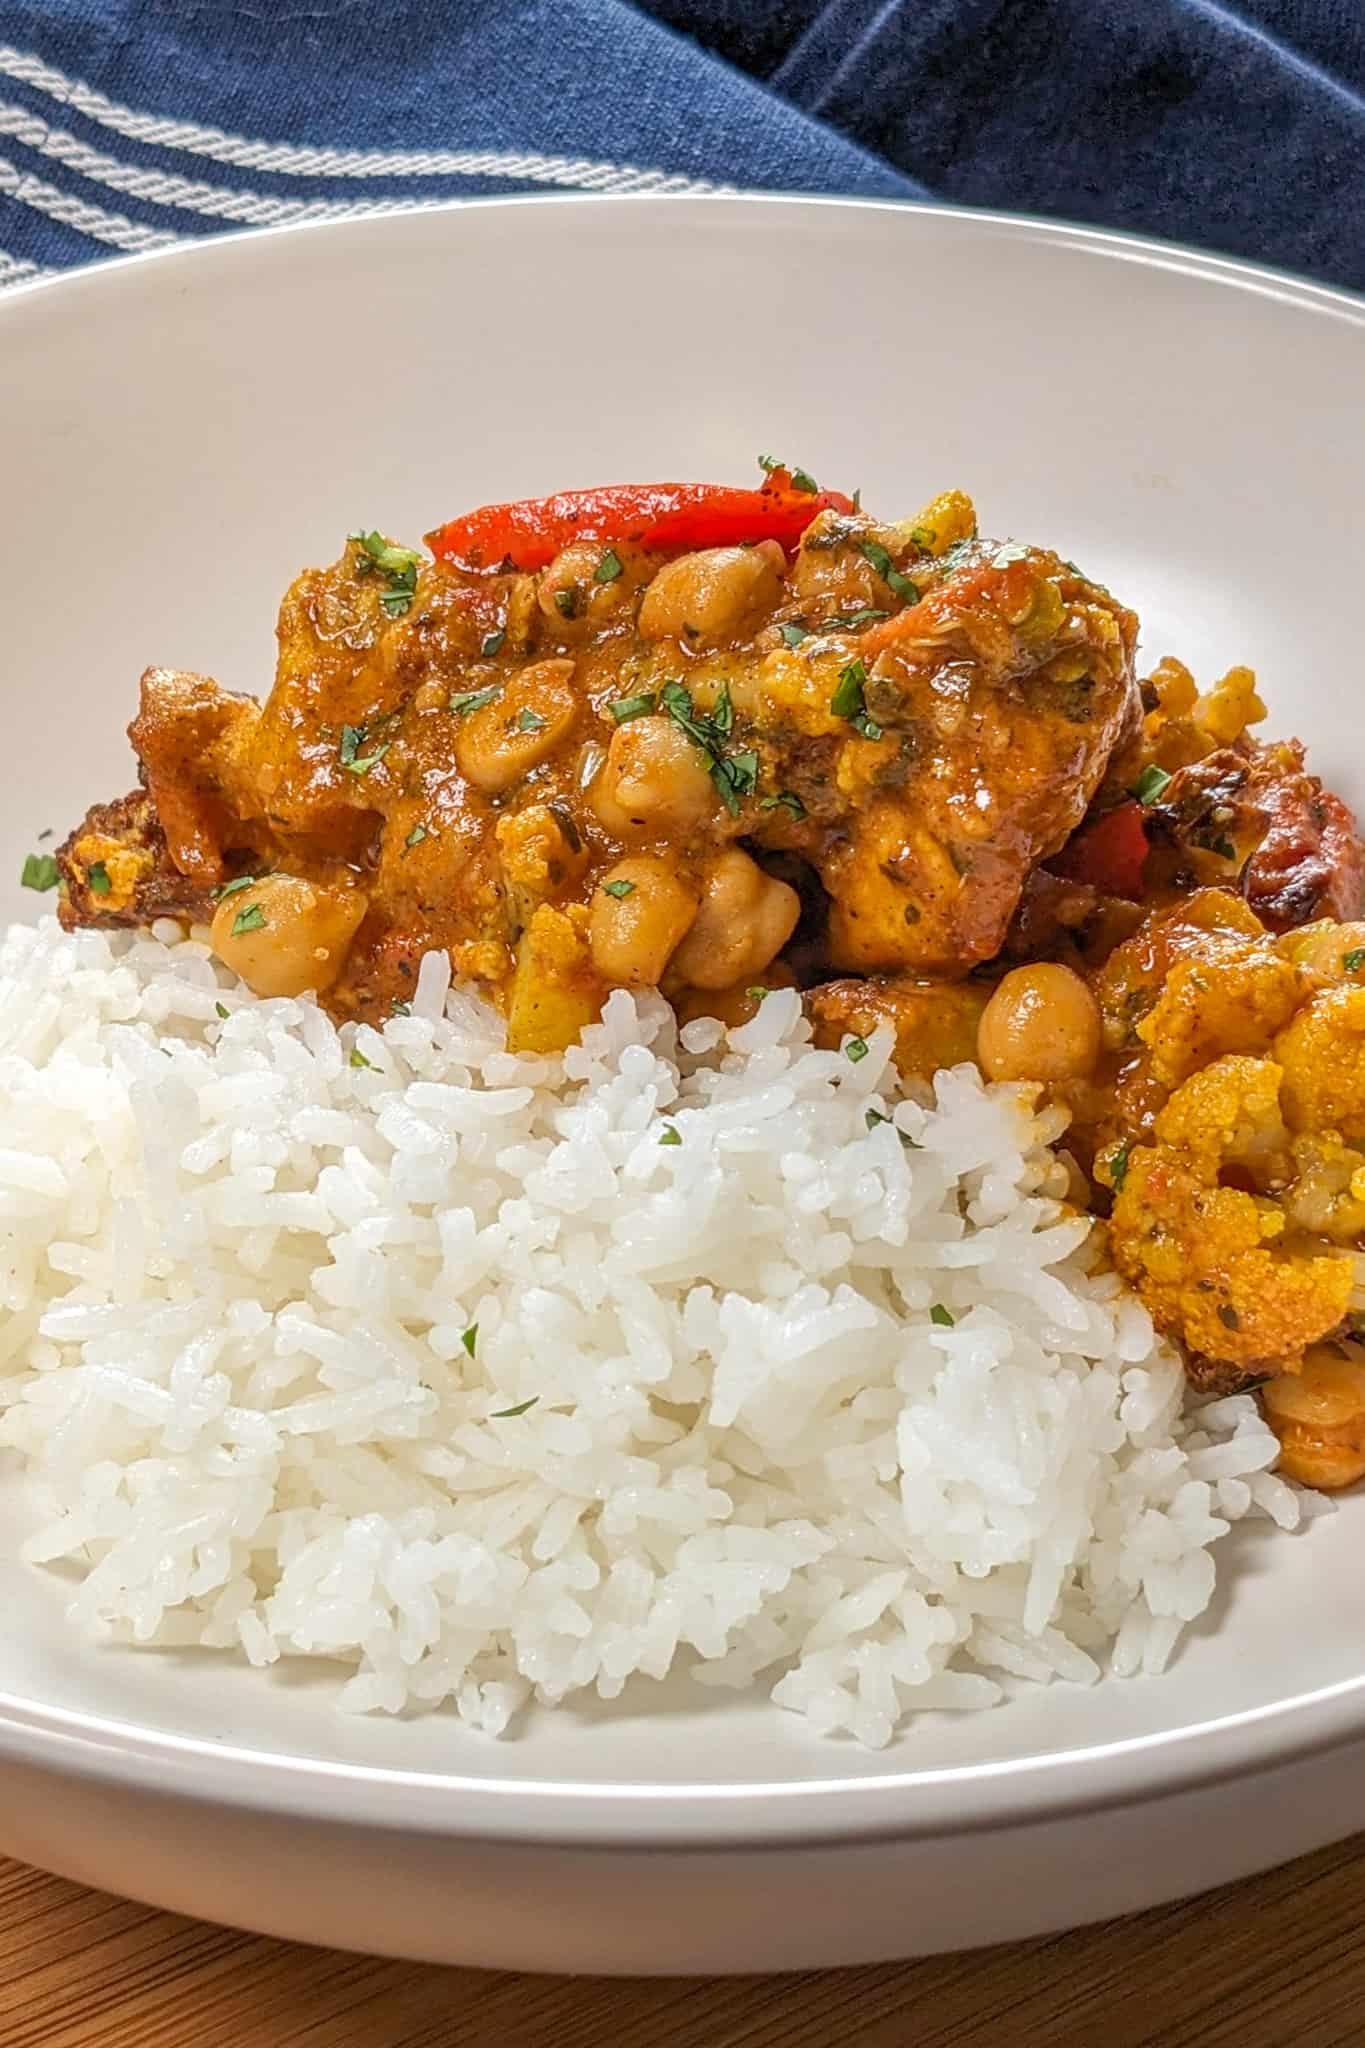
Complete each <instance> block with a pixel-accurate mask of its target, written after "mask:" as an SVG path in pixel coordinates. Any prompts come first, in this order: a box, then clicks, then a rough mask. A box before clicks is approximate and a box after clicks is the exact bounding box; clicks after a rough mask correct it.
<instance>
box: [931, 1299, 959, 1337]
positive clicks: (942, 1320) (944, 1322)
mask: <svg viewBox="0 0 1365 2048" xmlns="http://www.w3.org/2000/svg"><path fill="white" fill-rule="evenodd" d="M929 1320H930V1322H931V1323H936V1324H937V1325H938V1327H939V1329H940V1330H951V1329H952V1328H953V1325H954V1324H955V1323H956V1321H957V1317H956V1316H955V1315H953V1314H952V1313H951V1312H950V1311H949V1310H948V1309H946V1308H945V1307H944V1306H943V1303H942V1302H941V1301H936V1302H935V1303H934V1305H933V1307H932V1308H931V1309H930V1311H929Z"/></svg>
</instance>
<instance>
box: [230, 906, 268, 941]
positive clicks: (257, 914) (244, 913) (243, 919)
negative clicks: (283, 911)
mask: <svg viewBox="0 0 1365 2048" xmlns="http://www.w3.org/2000/svg"><path fill="white" fill-rule="evenodd" d="M264 924H265V912H264V911H263V910H262V908H261V906H260V904H259V903H248V904H247V906H246V909H245V910H239V911H238V912H237V915H236V917H234V918H233V920H232V936H233V938H234V939H240V938H241V936H242V934H243V932H258V931H260V930H261V929H262V927H263V926H264Z"/></svg>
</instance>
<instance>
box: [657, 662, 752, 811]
mask: <svg viewBox="0 0 1365 2048" xmlns="http://www.w3.org/2000/svg"><path fill="white" fill-rule="evenodd" d="M659 701H660V703H661V704H662V705H663V707H664V709H665V711H667V712H668V714H669V716H670V718H673V719H675V720H676V722H677V723H678V724H679V725H680V726H681V727H682V729H683V731H684V732H685V733H686V734H687V736H688V738H689V739H690V740H692V741H693V743H694V744H695V745H696V746H699V747H700V748H701V750H702V752H703V753H704V754H706V755H707V756H708V758H709V759H710V763H711V780H712V782H713V783H714V784H715V786H716V791H717V794H718V795H719V797H720V800H721V802H722V803H723V804H724V805H725V808H726V810H727V811H729V813H730V815H731V817H732V818H737V817H738V816H739V814H740V809H741V799H742V798H744V797H746V796H748V795H750V794H751V793H752V792H753V790H754V788H755V787H756V786H757V783H758V769H759V760H758V755H757V754H754V753H744V754H733V755H727V754H726V753H725V751H724V747H725V741H726V739H727V738H728V737H729V734H730V732H731V729H732V727H733V725H734V716H735V712H734V705H733V703H732V702H731V698H730V686H729V684H728V683H725V684H722V686H721V691H720V694H719V696H718V697H717V699H716V702H715V706H714V708H713V709H712V711H711V712H710V713H709V714H708V713H706V712H703V711H698V709H697V707H696V706H695V704H694V703H693V702H692V696H691V692H690V691H688V690H687V689H685V688H684V687H683V685H682V684H681V683H679V682H668V683H665V684H664V686H663V688H662V689H661V690H660V692H659Z"/></svg>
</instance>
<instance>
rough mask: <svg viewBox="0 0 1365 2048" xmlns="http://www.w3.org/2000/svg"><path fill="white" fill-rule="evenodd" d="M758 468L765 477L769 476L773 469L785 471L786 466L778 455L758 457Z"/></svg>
mask: <svg viewBox="0 0 1365 2048" xmlns="http://www.w3.org/2000/svg"><path fill="white" fill-rule="evenodd" d="M758 466H759V468H760V469H761V470H762V471H763V474H764V475H765V476H771V475H772V473H773V471H774V470H775V469H785V468H786V466H787V465H786V463H785V462H783V460H782V458H781V456H779V455H760V456H759V458H758Z"/></svg>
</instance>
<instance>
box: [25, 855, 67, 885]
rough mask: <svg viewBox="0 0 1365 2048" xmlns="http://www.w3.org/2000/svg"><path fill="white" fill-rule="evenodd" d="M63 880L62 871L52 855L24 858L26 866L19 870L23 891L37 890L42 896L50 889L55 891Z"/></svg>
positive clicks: (27, 856) (26, 856)
mask: <svg viewBox="0 0 1365 2048" xmlns="http://www.w3.org/2000/svg"><path fill="white" fill-rule="evenodd" d="M61 879H62V877H61V871H60V870H59V868H58V866H57V863H56V861H55V860H54V859H53V858H52V855H51V854H50V853H30V854H26V855H25V856H24V865H23V867H22V868H21V869H20V870H19V886H20V888H21V889H37V890H38V891H39V893H40V894H46V892H47V891H48V890H49V889H55V888H56V886H57V884H58V882H60V880H61Z"/></svg>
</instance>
